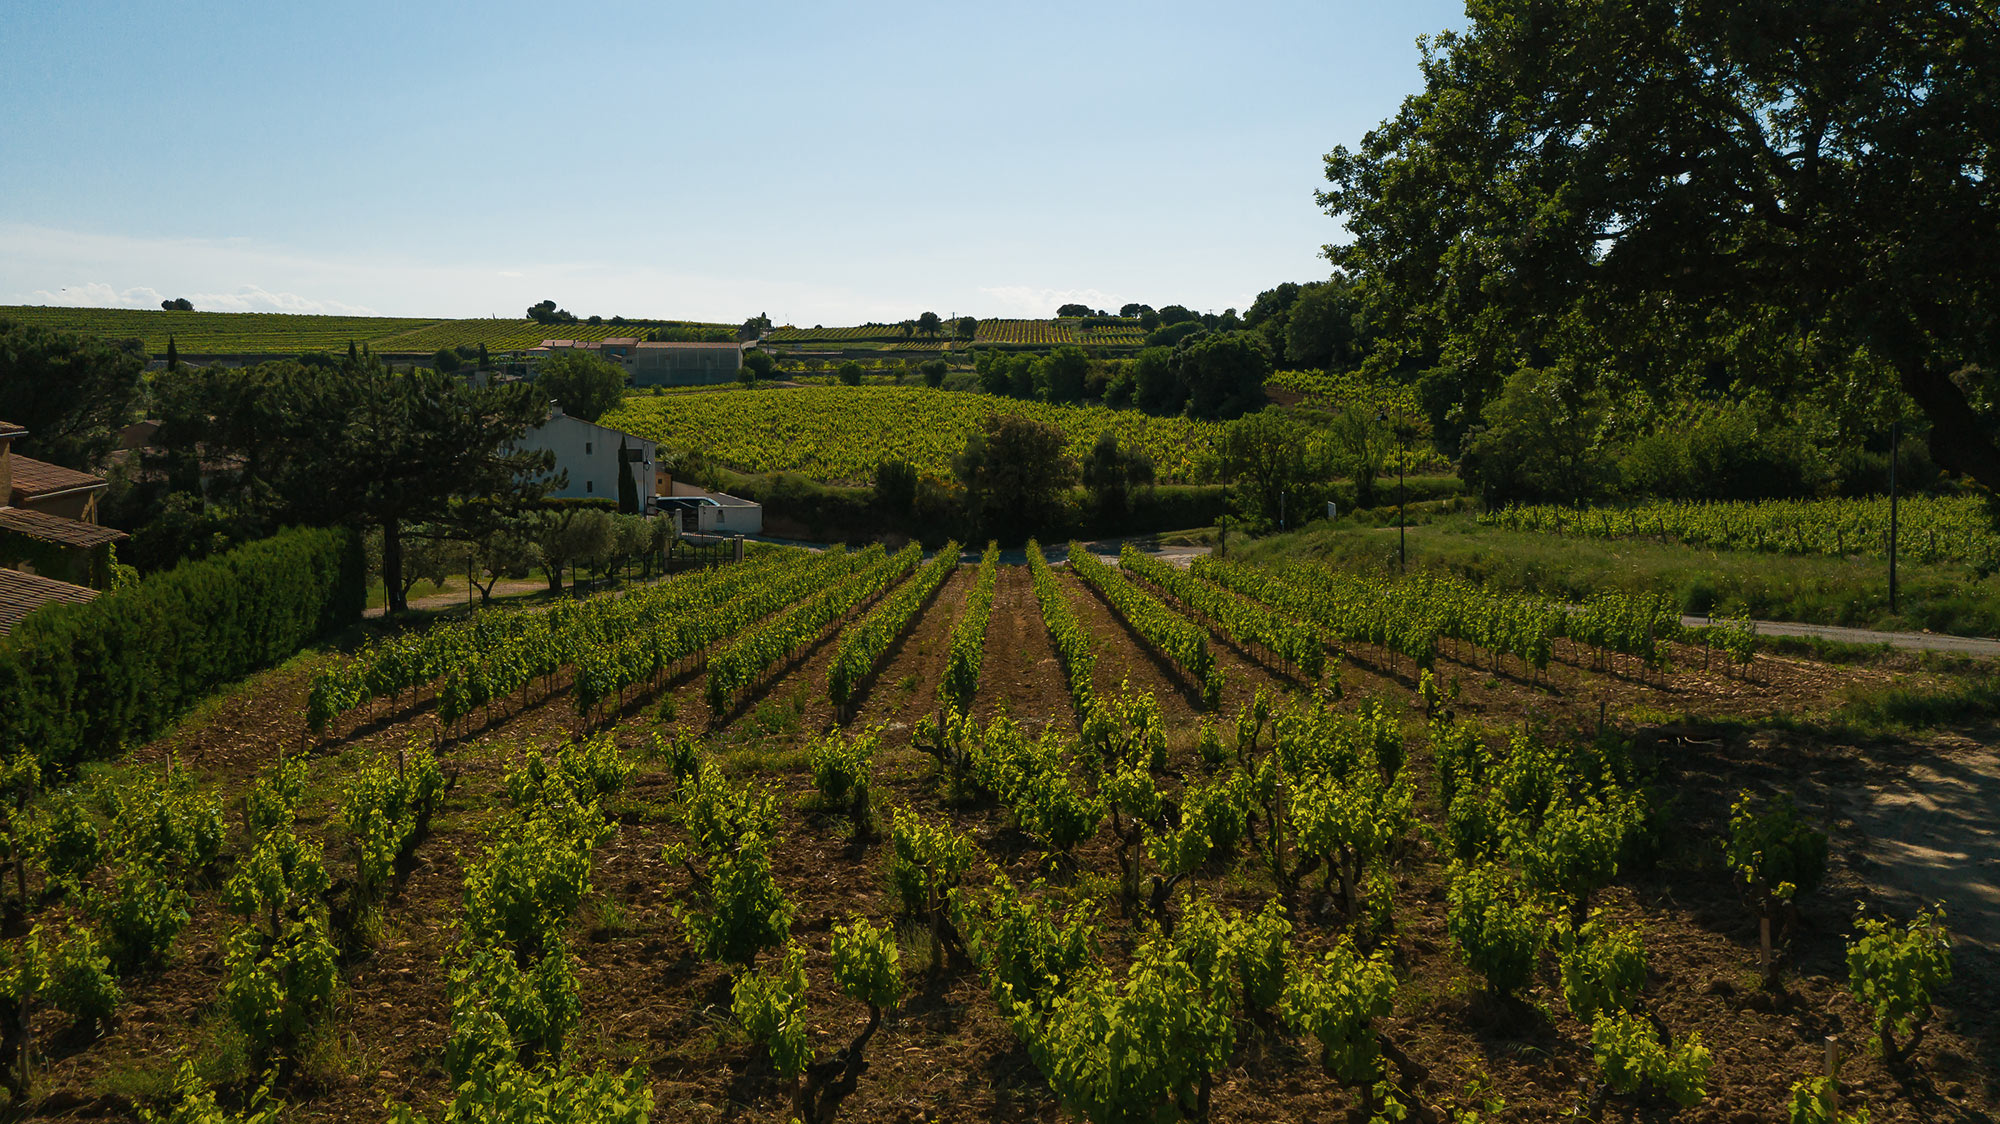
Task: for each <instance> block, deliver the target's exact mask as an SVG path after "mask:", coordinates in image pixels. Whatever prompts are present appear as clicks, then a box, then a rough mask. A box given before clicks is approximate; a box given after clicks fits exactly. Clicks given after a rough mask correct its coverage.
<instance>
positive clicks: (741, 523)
mask: <svg viewBox="0 0 2000 1124" xmlns="http://www.w3.org/2000/svg"><path fill="white" fill-rule="evenodd" d="M667 487H668V492H667V494H666V495H663V496H660V497H658V498H656V499H655V500H654V501H653V507H654V510H656V511H658V512H660V513H661V514H663V515H667V516H670V517H672V518H673V519H675V520H676V523H675V526H676V527H678V529H679V530H680V532H681V533H682V534H687V535H760V534H763V533H764V509H763V507H761V506H760V505H758V504H756V503H754V502H752V501H750V500H746V499H744V498H742V497H741V496H732V495H729V494H728V493H726V492H711V491H708V490H707V489H705V488H697V487H695V486H694V485H693V484H683V483H681V482H680V481H678V480H675V481H670V482H669V483H668V485H667Z"/></svg>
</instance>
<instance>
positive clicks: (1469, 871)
mask: <svg viewBox="0 0 2000 1124" xmlns="http://www.w3.org/2000/svg"><path fill="white" fill-rule="evenodd" d="M1446 900H1447V901H1448V902H1449V904H1450V913H1449V915H1448V917H1447V920H1446V928H1447V929H1448V930H1449V931H1450V933H1451V939H1452V940H1453V941H1454V942H1455V943H1456V944H1457V945H1458V949H1459V952H1460V953H1461V954H1463V955H1464V957H1465V962H1466V963H1467V964H1469V965H1471V966H1472V969H1473V971H1476V972H1478V973H1479V974H1480V975H1482V976H1485V977H1486V985H1487V986H1488V987H1490V988H1491V989H1492V990H1493V992H1494V994H1496V995H1501V996H1505V995H1511V994H1512V993H1514V992H1515V991H1518V990H1519V989H1520V988H1521V987H1523V986H1525V985H1526V984H1527V982H1528V980H1529V979H1530V978H1532V977H1533V976H1534V973H1535V955H1536V953H1538V952H1540V951H1541V947H1542V913H1541V910H1540V909H1539V908H1538V907H1537V906H1536V905H1535V904H1534V902H1533V901H1532V900H1531V899H1530V898H1529V897H1528V896H1527V895H1526V894H1525V893H1524V892H1523V891H1522V888H1521V887H1520V885H1519V884H1518V883H1517V882H1516V881H1515V880H1514V878H1513V876H1512V875H1511V874H1509V873H1508V871H1507V870H1506V868H1505V867H1500V866H1490V865H1489V866H1461V865H1459V864H1457V863H1453V864H1452V867H1451V888H1450V890H1449V891H1448V892H1447V894H1446Z"/></svg>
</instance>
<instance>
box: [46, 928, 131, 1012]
mask: <svg viewBox="0 0 2000 1124" xmlns="http://www.w3.org/2000/svg"><path fill="white" fill-rule="evenodd" d="M46 987H47V995H48V999H49V1005H50V1006H52V1007H54V1008H55V1009H56V1010H58V1011H61V1012H63V1013H64V1014H66V1015H68V1016H70V1017H71V1018H73V1019H75V1020H77V1021H78V1022H79V1023H85V1024H96V1025H102V1024H104V1023H106V1022H109V1021H110V1019H111V1015H112V1012H114V1011H116V1010H117V1009H118V1004H119V1003H121V1002H123V1001H124V998H125V997H124V994H123V993H122V992H120V991H119V990H118V983H117V981H116V980H114V979H112V978H111V958H110V957H109V956H107V955H106V954H105V953H104V950H103V948H102V947H101V946H100V945H99V944H98V941H97V934H96V933H94V932H92V931H91V930H90V929H89V928H88V927H87V926H83V925H72V926H71V927H70V929H69V931H68V932H67V933H65V934H64V935H63V941H62V944H60V945H58V946H57V947H56V952H55V955H54V956H53V957H51V958H50V960H49V966H48V981H47V984H46Z"/></svg>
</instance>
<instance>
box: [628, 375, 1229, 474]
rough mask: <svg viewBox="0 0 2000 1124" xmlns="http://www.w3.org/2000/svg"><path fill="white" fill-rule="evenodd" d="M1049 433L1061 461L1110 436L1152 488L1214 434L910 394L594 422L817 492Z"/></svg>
mask: <svg viewBox="0 0 2000 1124" xmlns="http://www.w3.org/2000/svg"><path fill="white" fill-rule="evenodd" d="M996 413H1008V414H1019V415H1023V416H1026V417H1031V418H1034V419H1036V420H1038V421H1046V422H1051V423H1053V424H1055V425H1058V426H1061V427H1062V429H1063V430H1064V432H1066V433H1068V434H1069V442H1070V443H1069V450H1070V454H1071V455H1072V456H1077V457H1081V456H1083V455H1084V454H1086V453H1088V452H1089V451H1090V447H1091V445H1093V444H1095V443H1096V441H1097V438H1098V435H1099V434H1100V433H1103V432H1104V431H1105V430H1110V431H1112V432H1114V433H1116V434H1117V435H1118V440H1119V443H1120V444H1121V445H1124V446H1125V447H1127V448H1138V449H1141V450H1144V451H1145V452H1146V453H1147V454H1148V455H1150V456H1151V457H1152V458H1153V464H1154V468H1155V471H1156V472H1157V473H1158V474H1159V479H1160V480H1161V482H1162V483H1167V482H1174V481H1187V480H1191V479H1193V477H1194V475H1195V472H1196V468H1197V465H1198V464H1199V462H1200V461H1201V460H1202V459H1203V458H1204V457H1205V456H1206V455H1207V453H1208V451H1209V449H1210V447H1211V445H1212V443H1213V441H1214V440H1215V438H1216V437H1217V435H1219V434H1220V433H1221V431H1222V429H1221V426H1220V425H1219V424H1217V423H1215V422H1200V421H1190V420H1188V419H1186V418H1156V417H1150V416H1148V415H1146V414H1142V413H1139V412H1138V411H1136V410H1107V409H1105V408H1103V407H1101V406H1053V405H1048V404H1045V403H1039V402H1022V401H1017V400H1014V399H1008V398H996V397H992V396H989V395H984V394H967V393H961V392H957V391H948V390H931V389H929V388H927V387H914V386H852V387H848V386H841V387H798V388H795V389H783V390H781V389H764V390H747V391H746V390H713V391H706V392H700V393H692V394H675V395H671V396H663V397H659V398H652V397H630V398H627V399H626V400H625V403H624V405H622V406H620V407H619V408H617V409H615V410H613V411H611V412H610V413H608V414H605V415H604V417H602V418H601V419H599V420H600V421H601V422H602V423H603V424H604V425H607V426H610V427H612V428H614V429H622V430H625V431H627V432H629V433H635V434H638V435H640V436H642V437H647V438H651V439H652V440H655V441H658V442H660V443H661V444H664V445H667V446H668V447H670V448H674V449H697V450H700V451H702V452H704V453H706V454H708V455H709V456H711V457H713V458H714V459H716V460H718V461H721V462H722V463H724V464H726V465H729V466H730V467H732V468H737V469H741V470H743V471H745V472H799V473H803V474H804V475H807V476H810V477H813V478H814V479H817V480H827V481H859V480H866V479H870V478H872V477H873V475H874V472H875V466H876V465H877V464H878V463H880V462H882V461H884V460H889V459H892V458H894V459H901V460H905V461H908V462H909V463H911V464H912V465H915V466H916V468H917V469H918V470H919V471H921V472H926V473H934V474H937V475H941V476H946V475H950V472H951V459H952V457H953V456H955V455H957V454H958V453H960V452H962V451H964V449H965V439H966V437H967V436H968V435H970V434H971V433H972V432H973V431H974V430H976V429H978V428H979V424H980V421H981V420H982V419H983V418H985V417H986V416H987V415H989V414H996Z"/></svg>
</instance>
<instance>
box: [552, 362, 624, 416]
mask: <svg viewBox="0 0 2000 1124" xmlns="http://www.w3.org/2000/svg"><path fill="white" fill-rule="evenodd" d="M535 385H536V386H538V387H540V388H541V395H542V397H543V398H545V399H554V400H555V402H556V403H557V404H558V405H560V406H561V407H562V409H563V413H565V414H568V415H570V416H571V417H576V418H582V419H583V420H584V421H587V422H594V421H596V420H597V419H598V418H600V417H603V416H604V411H606V410H609V409H610V408H611V407H613V406H616V405H617V404H618V402H619V400H620V399H621V398H623V397H624V395H625V369H624V368H623V367H620V366H619V365H618V364H616V363H613V362H611V361H610V360H608V359H606V358H604V357H603V356H600V355H592V354H591V353H590V352H588V351H583V350H579V349H570V350H567V351H562V352H558V353H557V354H555V355H552V356H550V357H548V358H547V359H544V360H542V361H541V363H540V364H539V365H538V366H537V367H536V368H535Z"/></svg>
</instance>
